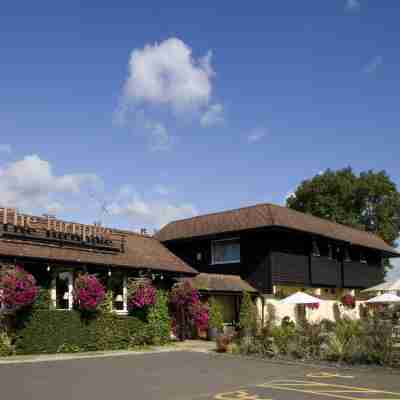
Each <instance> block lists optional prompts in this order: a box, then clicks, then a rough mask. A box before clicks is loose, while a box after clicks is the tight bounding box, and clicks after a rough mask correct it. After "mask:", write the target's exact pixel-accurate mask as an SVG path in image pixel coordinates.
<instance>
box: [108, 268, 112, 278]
mask: <svg viewBox="0 0 400 400" xmlns="http://www.w3.org/2000/svg"><path fill="white" fill-rule="evenodd" d="M108 276H111V268H109V269H108Z"/></svg>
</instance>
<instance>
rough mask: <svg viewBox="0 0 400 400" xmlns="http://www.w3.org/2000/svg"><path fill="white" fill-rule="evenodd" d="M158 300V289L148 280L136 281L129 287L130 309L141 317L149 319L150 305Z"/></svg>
mask: <svg viewBox="0 0 400 400" xmlns="http://www.w3.org/2000/svg"><path fill="white" fill-rule="evenodd" d="M155 302H156V289H155V287H154V286H153V285H152V284H151V283H150V281H148V280H140V281H134V282H132V283H131V284H130V285H129V288H128V311H129V312H130V313H131V314H133V315H135V316H136V317H138V318H140V319H141V320H143V321H145V320H147V314H148V310H149V307H150V306H153V305H154V304H155Z"/></svg>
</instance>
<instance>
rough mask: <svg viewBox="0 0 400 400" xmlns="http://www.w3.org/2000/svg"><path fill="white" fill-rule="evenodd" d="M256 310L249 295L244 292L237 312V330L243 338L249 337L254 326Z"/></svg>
mask: <svg viewBox="0 0 400 400" xmlns="http://www.w3.org/2000/svg"><path fill="white" fill-rule="evenodd" d="M255 314H256V310H255V306H254V304H253V302H252V301H251V296H250V293H247V292H245V293H244V294H243V298H242V304H241V305H240V312H239V328H240V330H241V333H242V335H243V336H251V335H252V331H253V329H254V328H255V324H256V315H255Z"/></svg>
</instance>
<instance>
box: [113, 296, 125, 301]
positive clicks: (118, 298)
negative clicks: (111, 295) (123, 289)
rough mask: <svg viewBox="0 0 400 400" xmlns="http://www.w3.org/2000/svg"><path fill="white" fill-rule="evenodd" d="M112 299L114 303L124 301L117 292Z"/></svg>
mask: <svg viewBox="0 0 400 400" xmlns="http://www.w3.org/2000/svg"><path fill="white" fill-rule="evenodd" d="M114 301H115V302H116V303H122V302H123V301H124V298H123V297H122V294H118V295H117V296H115V299H114Z"/></svg>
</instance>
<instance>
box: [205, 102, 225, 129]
mask: <svg viewBox="0 0 400 400" xmlns="http://www.w3.org/2000/svg"><path fill="white" fill-rule="evenodd" d="M223 114H224V107H223V105H222V104H220V103H216V104H211V105H210V106H209V107H208V109H207V110H206V111H205V112H204V114H203V115H202V116H201V118H200V124H201V125H202V126H212V125H217V124H220V123H222V122H224V115H223Z"/></svg>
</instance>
